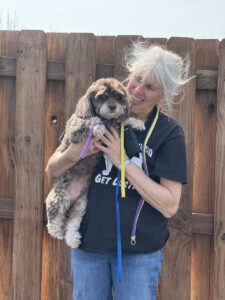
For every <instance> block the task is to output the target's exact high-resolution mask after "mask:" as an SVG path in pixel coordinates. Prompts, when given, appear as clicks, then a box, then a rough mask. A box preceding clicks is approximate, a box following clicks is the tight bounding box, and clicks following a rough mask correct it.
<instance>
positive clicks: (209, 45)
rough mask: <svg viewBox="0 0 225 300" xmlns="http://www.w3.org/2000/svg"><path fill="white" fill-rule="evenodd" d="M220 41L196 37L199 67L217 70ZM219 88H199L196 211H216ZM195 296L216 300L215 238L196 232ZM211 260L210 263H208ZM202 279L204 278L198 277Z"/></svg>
mask: <svg viewBox="0 0 225 300" xmlns="http://www.w3.org/2000/svg"><path fill="white" fill-rule="evenodd" d="M218 49H219V42H218V41H217V40H196V69H197V70H217V68H218ZM215 133H216V91H206V90H197V92H196V102H195V140H194V145H195V150H194V173H193V205H192V209H193V212H198V213H211V214H212V213H213V211H214V195H215V177H214V176H212V175H213V174H215V150H216V149H215V145H216V134H215ZM192 241H193V243H192V272H191V273H192V274H191V294H192V297H191V298H192V299H201V298H202V299H205V300H211V299H212V275H213V272H212V271H211V270H212V269H213V260H212V258H213V237H211V236H207V235H201V234H194V235H193V239H192ZM206 262H207V263H206ZM196 278H201V279H202V280H196Z"/></svg>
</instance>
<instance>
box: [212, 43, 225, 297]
mask: <svg viewBox="0 0 225 300" xmlns="http://www.w3.org/2000/svg"><path fill="white" fill-rule="evenodd" d="M224 66H225V40H223V41H222V42H221V43H220V52H219V68H218V88H217V89H218V98H217V135H216V174H215V175H216V186H215V190H216V193H215V217H214V243H215V248H214V289H213V290H214V294H213V300H224V299H225V280H224V278H225V201H224V194H225V188H224V187H225V185H224V183H225V168H224V166H225V130H224V128H225V67H224Z"/></svg>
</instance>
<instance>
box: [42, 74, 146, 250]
mask: <svg viewBox="0 0 225 300" xmlns="http://www.w3.org/2000/svg"><path fill="white" fill-rule="evenodd" d="M122 121H124V125H125V126H126V125H129V126H131V127H132V128H135V129H137V130H144V129H145V127H144V123H143V122H142V121H141V120H138V119H135V118H132V117H130V109H129V106H128V101H127V90H126V88H125V86H124V85H123V84H122V83H121V82H119V81H118V80H116V79H114V78H103V79H99V80H97V81H95V82H94V83H93V84H92V85H91V86H90V87H89V88H88V90H87V91H86V93H85V95H84V96H83V97H82V98H81V99H80V100H79V101H78V103H77V106H76V109H75V113H73V114H72V116H71V117H70V119H69V120H68V121H67V124H66V129H65V134H64V136H63V139H62V142H61V147H60V151H61V152H64V151H65V150H66V149H67V148H68V146H69V145H70V143H75V144H76V143H80V142H81V141H83V140H87V138H88V136H89V134H90V130H91V129H92V130H93V136H95V137H97V139H101V137H102V136H103V135H104V133H105V130H106V128H109V127H113V128H115V129H116V130H117V131H118V132H119V128H120V123H121V122H122ZM101 155H102V154H96V155H92V156H88V157H84V158H83V159H80V160H79V162H78V163H77V164H76V165H74V166H73V167H72V168H70V169H69V170H68V171H66V172H65V173H64V174H63V175H62V176H60V177H59V178H57V179H56V181H55V182H54V183H53V186H52V189H51V191H50V193H49V194H48V196H47V198H46V200H45V203H46V211H47V229H48V233H49V234H50V235H51V236H52V237H53V238H57V239H65V241H66V243H67V245H68V246H70V247H71V248H77V247H78V246H79V244H80V240H81V235H80V233H79V227H80V223H81V220H82V217H83V215H84V213H85V209H86V204H87V193H88V189H89V185H90V180H91V178H92V174H93V171H94V169H95V166H96V164H97V163H98V162H99V160H100V158H101ZM110 163H111V161H109V168H111V167H112V163H111V165H110ZM106 172H107V170H106Z"/></svg>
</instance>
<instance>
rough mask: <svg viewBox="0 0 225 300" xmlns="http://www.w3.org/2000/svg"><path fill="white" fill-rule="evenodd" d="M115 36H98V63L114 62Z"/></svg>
mask: <svg viewBox="0 0 225 300" xmlns="http://www.w3.org/2000/svg"><path fill="white" fill-rule="evenodd" d="M114 40H115V36H97V37H96V61H97V63H98V64H113V63H114Z"/></svg>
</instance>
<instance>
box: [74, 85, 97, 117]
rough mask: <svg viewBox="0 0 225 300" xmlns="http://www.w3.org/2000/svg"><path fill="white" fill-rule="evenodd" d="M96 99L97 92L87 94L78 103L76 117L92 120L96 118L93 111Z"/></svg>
mask: <svg viewBox="0 0 225 300" xmlns="http://www.w3.org/2000/svg"><path fill="white" fill-rule="evenodd" d="M94 97H95V92H93V91H92V92H87V93H86V94H85V95H84V96H83V97H82V98H80V100H79V101H78V103H77V106H76V111H75V113H76V115H77V116H78V117H80V118H84V119H86V118H91V117H93V116H94V111H93V104H92V102H93V99H94Z"/></svg>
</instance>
